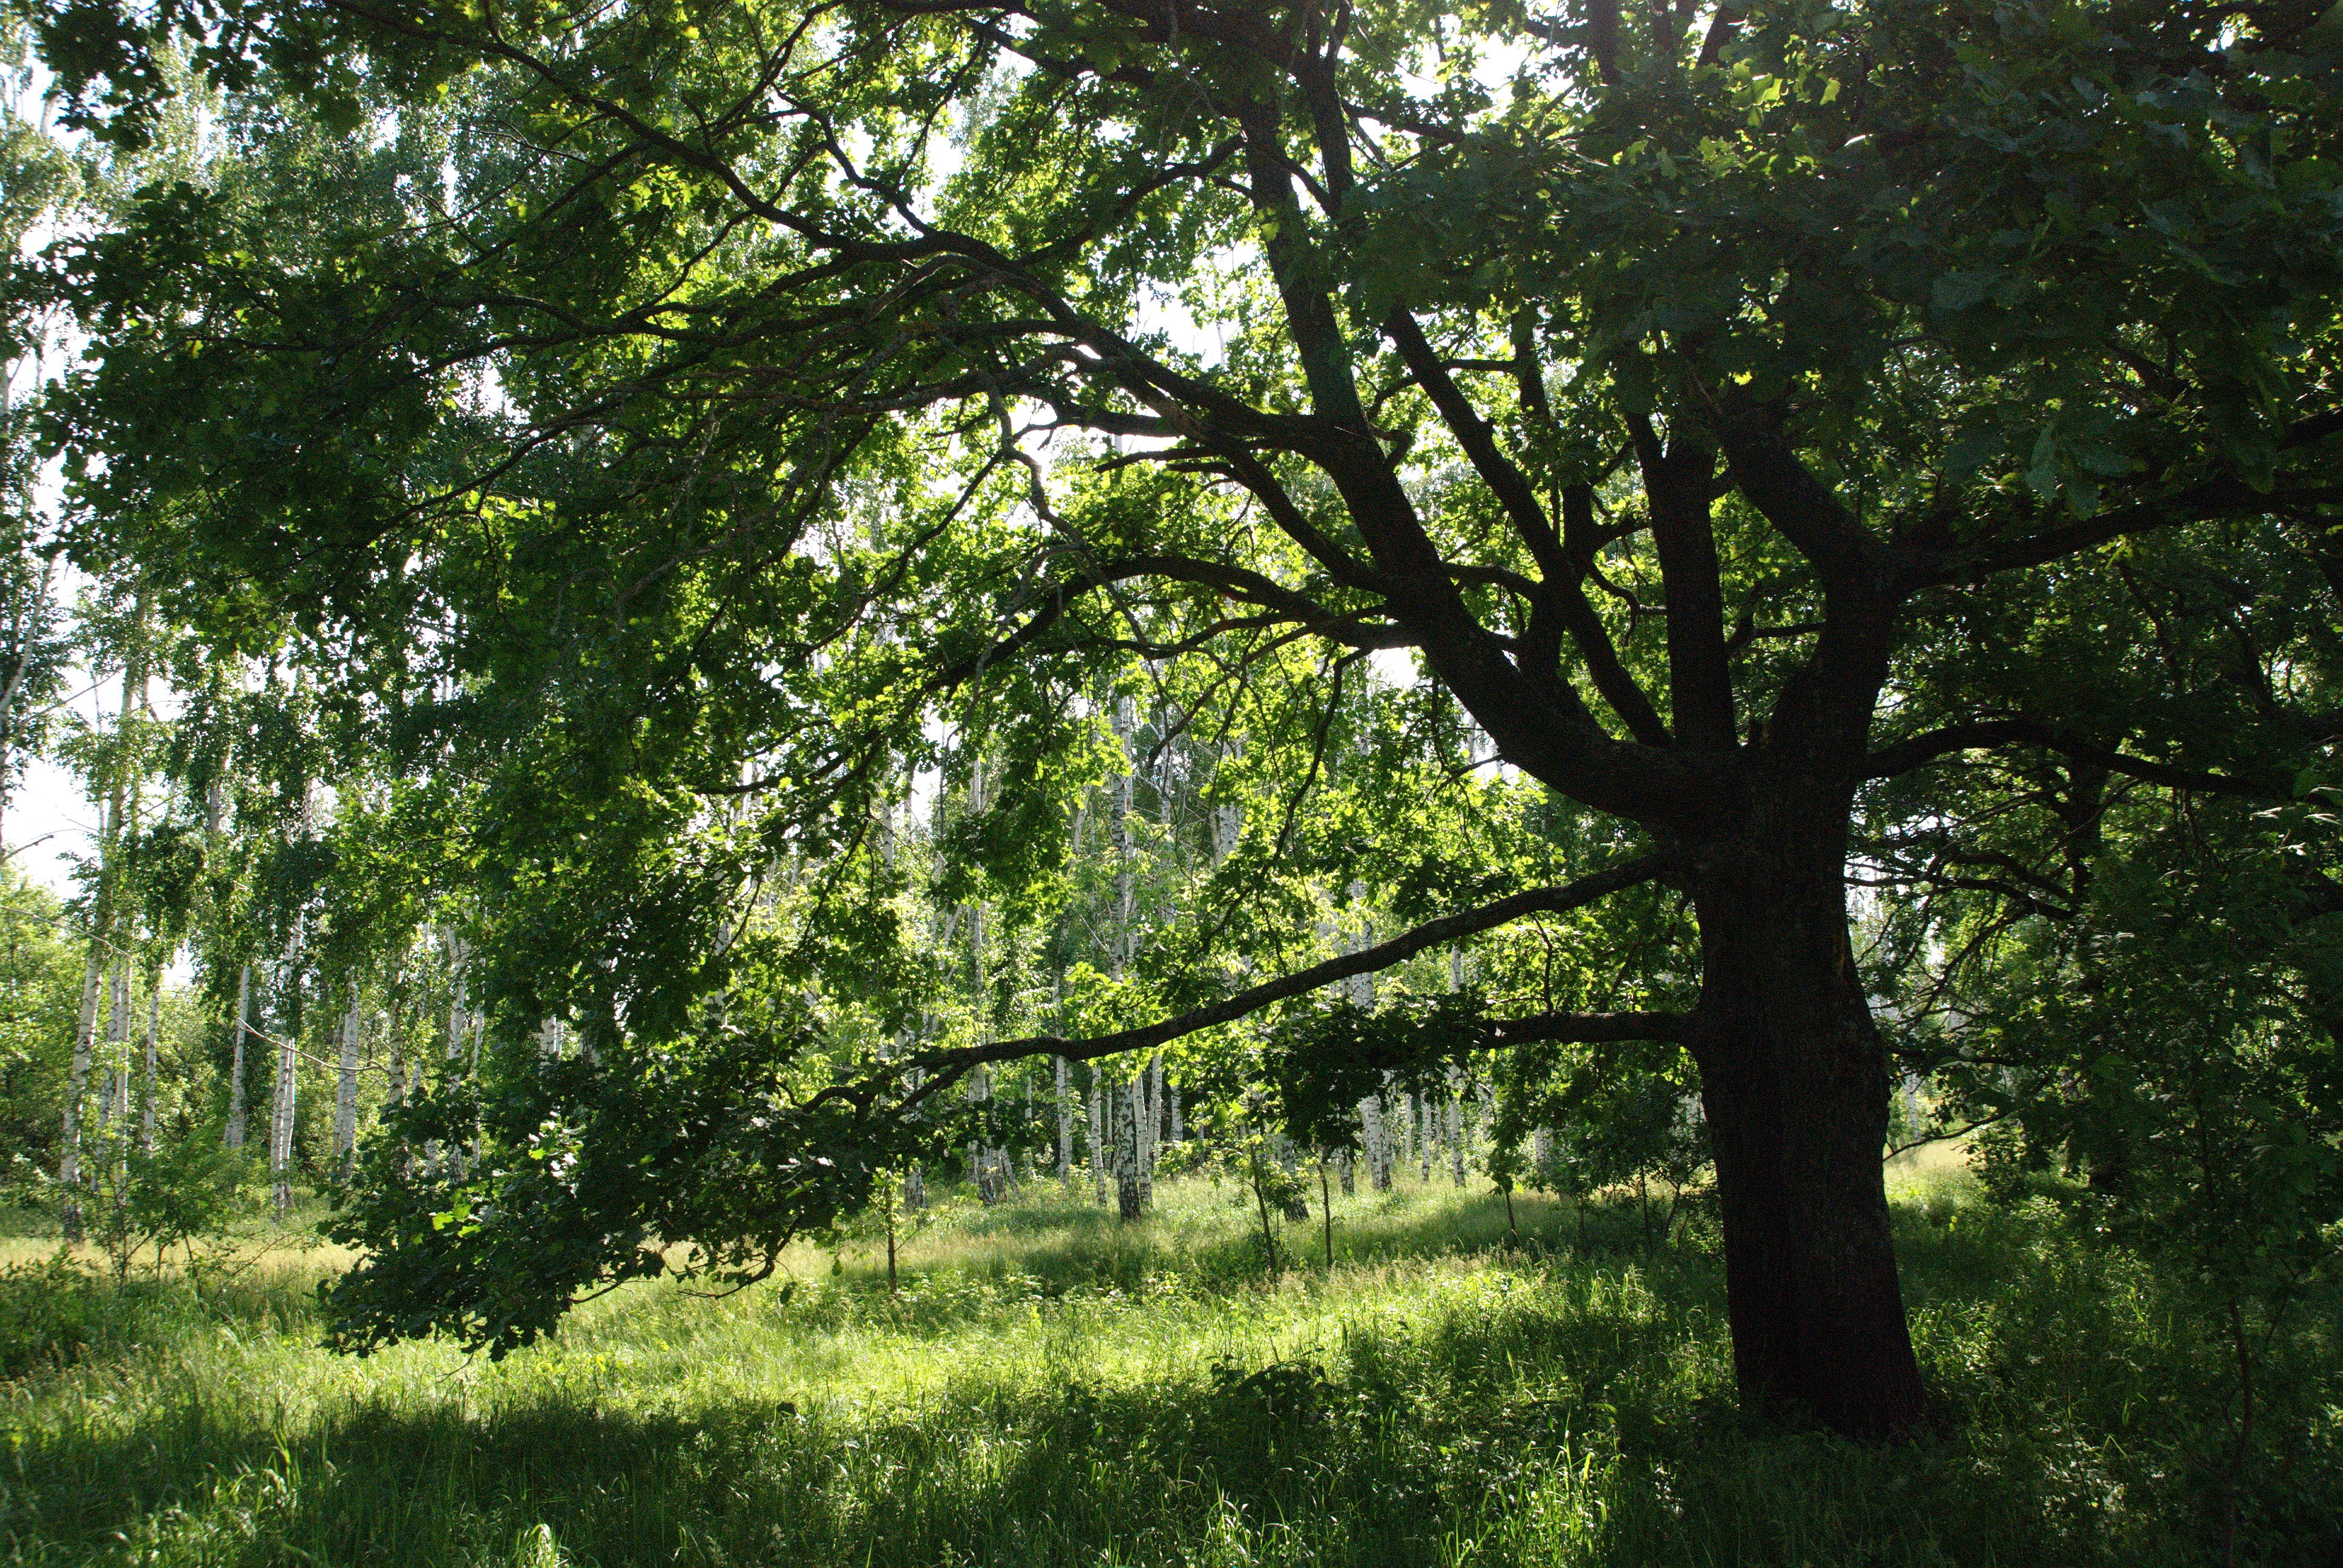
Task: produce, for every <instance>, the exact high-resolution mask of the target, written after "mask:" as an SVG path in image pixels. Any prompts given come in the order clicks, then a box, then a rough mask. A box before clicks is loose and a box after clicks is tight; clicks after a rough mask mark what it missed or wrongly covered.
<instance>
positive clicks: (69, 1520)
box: [0, 1167, 2343, 1568]
mask: <svg viewBox="0 0 2343 1568" xmlns="http://www.w3.org/2000/svg"><path fill="white" fill-rule="evenodd" d="M1894 1180H1895V1181H1896V1222H1897V1225H1898V1228H1899V1232H1900V1241H1901V1245H1902V1248H1903V1255H1904V1257H1905V1259H1906V1282H1907V1294H1908V1296H1909V1300H1910V1303H1911V1307H1912V1320H1913V1328H1914V1332H1915V1334H1916V1338H1917V1341H1918V1343H1919V1346H1920V1352H1921V1355H1922V1358H1923V1362H1924V1364H1925V1366H1926V1369H1927V1372H1928V1375H1929V1377H1930V1379H1931V1380H1932V1383H1933V1385H1934V1387H1935V1389H1936V1392H1937V1393H1938V1396H1939V1398H1940V1399H1941V1400H1942V1401H1943V1402H1944V1403H1945V1405H1946V1408H1947V1410H1948V1412H1950V1416H1951V1418H1952V1419H1951V1421H1950V1422H1949V1423H1948V1426H1947V1430H1946V1433H1945V1434H1944V1435H1941V1436H1938V1437H1936V1438H1932V1439H1928V1440H1926V1441H1923V1442H1915V1443H1909V1444H1905V1445H1901V1446H1897V1447H1892V1448H1889V1447H1866V1446H1861V1445H1855V1444H1850V1443H1846V1442H1840V1441H1838V1440H1835V1439H1833V1438H1830V1437H1827V1436H1825V1435H1822V1434H1818V1433H1813V1432H1795V1431H1787V1430H1783V1429H1780V1428H1773V1427H1766V1426H1762V1425H1757V1424H1754V1423H1751V1422H1746V1421H1745V1420H1744V1418H1743V1417H1742V1416H1741V1415H1740V1414H1739V1413H1738V1412H1737V1411H1736V1409H1735V1403H1734V1401H1733V1398H1732V1378H1731V1363H1730V1351H1729V1346H1728V1343H1727V1341H1726V1337H1725V1323H1724V1312H1723V1303H1722V1292H1721V1284H1720V1280H1719V1274H1718V1269H1717V1265H1716V1261H1715V1257H1714V1255H1713V1251H1712V1250H1711V1249H1710V1248H1708V1247H1707V1246H1705V1245H1704V1241H1703V1238H1702V1236H1701V1234H1700V1231H1699V1228H1698V1226H1697V1225H1694V1226H1693V1227H1692V1228H1691V1233H1690V1234H1689V1235H1688V1236H1685V1237H1682V1238H1680V1239H1679V1241H1678V1244H1677V1245H1675V1246H1674V1247H1671V1248H1664V1249H1662V1250H1660V1251H1657V1252H1655V1253H1654V1254H1651V1255H1646V1254H1645V1252H1644V1249H1643V1246H1642V1242H1641V1238H1642V1234H1643V1231H1642V1227H1641V1224H1640V1222H1639V1220H1638V1218H1637V1216H1636V1215H1635V1214H1634V1212H1633V1211H1632V1209H1631V1208H1614V1209H1609V1210H1605V1211H1599V1212H1598V1213H1596V1214H1595V1215H1594V1217H1593V1227H1592V1230H1591V1231H1590V1237H1589V1245H1588V1247H1587V1248H1586V1250H1585V1251H1580V1250H1579V1249H1578V1248H1577V1246H1576V1244H1575V1242H1576V1236H1577V1220H1576V1216H1575V1215H1574V1214H1572V1213H1570V1212H1568V1211H1564V1210H1561V1209H1558V1208H1556V1207H1555V1206H1554V1205H1552V1204H1549V1203H1545V1202H1542V1201H1535V1200H1519V1199H1517V1201H1516V1206H1517V1211H1518V1214H1519V1218H1520V1221H1521V1225H1522V1231H1523V1239H1522V1241H1521V1242H1520V1243H1519V1244H1512V1245H1509V1244H1508V1238H1507V1236H1506V1232H1505V1220H1504V1211H1503V1204H1502V1201H1500V1200H1498V1199H1495V1198H1493V1197H1492V1196H1489V1195H1486V1194H1484V1193H1480V1192H1469V1191H1458V1190H1456V1189H1454V1188H1452V1187H1449V1186H1447V1185H1445V1184H1440V1183H1434V1184H1432V1185H1429V1186H1413V1185H1403V1187H1402V1188H1401V1190H1399V1191H1396V1192H1394V1193H1393V1194H1389V1195H1383V1196H1376V1195H1369V1194H1364V1193H1363V1194H1361V1195H1360V1196H1359V1197H1357V1198H1355V1199H1353V1200H1338V1201H1337V1211H1336V1227H1335V1232H1334V1241H1335V1248H1336V1252H1337V1257H1336V1261H1335V1263H1334V1265H1333V1267H1332V1269H1328V1268H1326V1267H1325V1266H1324V1265H1323V1263H1322V1260H1321V1259H1319V1258H1318V1257H1316V1255H1315V1253H1316V1248H1317V1245H1318V1243H1319V1241H1320V1232H1319V1231H1318V1229H1317V1227H1316V1225H1315V1224H1314V1223H1313V1224H1312V1225H1310V1226H1307V1227H1304V1226H1299V1225H1297V1226H1293V1227H1291V1228H1290V1229H1288V1231H1286V1240H1287V1241H1288V1242H1289V1243H1290V1244H1291V1245H1292V1247H1293V1249H1294V1251H1296V1252H1298V1253H1299V1254H1300V1261H1299V1262H1298V1263H1297V1264H1296V1265H1295V1266H1292V1267H1290V1268H1288V1269H1286V1270H1285V1271H1283V1272H1282V1274H1280V1275H1279V1276H1278V1277H1276V1278H1275V1279H1274V1280H1273V1281H1272V1280H1264V1279H1263V1277H1262V1271H1261V1269H1260V1259H1259V1241H1258V1239H1257V1237H1256V1236H1254V1235H1252V1233H1251V1231H1249V1226H1250V1224H1251V1213H1250V1209H1249V1207H1248V1208H1246V1209H1240V1208H1238V1207H1236V1206H1234V1205H1233V1204H1232V1202H1230V1201H1229V1200H1230V1199H1231V1198H1232V1197H1233V1196H1234V1193H1233V1190H1222V1191H1217V1192H1216V1191H1215V1190H1214V1189H1213V1188H1212V1185H1211V1184H1210V1183H1208V1182H1205V1181H1187V1182H1182V1183H1177V1184H1173V1185H1172V1186H1170V1187H1168V1188H1167V1189H1166V1190H1165V1191H1163V1192H1162V1193H1161V1194H1160V1198H1159V1203H1158V1207H1157V1211H1156V1212H1155V1214H1154V1216H1153V1217H1152V1218H1151V1219H1150V1220H1149V1221H1146V1222H1144V1223H1142V1224H1141V1225H1138V1226H1134V1227H1131V1228H1128V1229H1125V1228H1123V1227H1121V1226H1118V1225H1116V1224H1115V1223H1113V1221H1111V1218H1110V1217H1108V1216H1107V1215H1105V1214H1103V1213H1102V1212H1101V1211H1099V1210H1097V1209H1095V1208H1093V1207H1091V1205H1089V1204H1088V1203H1086V1202H1082V1201H1065V1200H1064V1199H1062V1198H1061V1197H1060V1196H1059V1195H1058V1194H1057V1192H1056V1191H1055V1190H1054V1189H1050V1190H1047V1191H1042V1192H1039V1193H1029V1194H1027V1195H1026V1196H1025V1197H1024V1198H1022V1199H1021V1201H1017V1202H1014V1203H1011V1204H1005V1205H1002V1206H1001V1207H998V1208H995V1209H991V1210H983V1211H971V1212H964V1213H961V1214H959V1215H957V1216H955V1217H953V1218H952V1219H950V1220H949V1221H946V1222H944V1223H942V1224H940V1225H939V1226H937V1227H936V1228H935V1229H933V1230H931V1231H929V1232H928V1233H926V1234H923V1235H921V1236H920V1237H918V1238H917V1239H915V1240H914V1241H911V1242H910V1245H909V1247H908V1248H907V1249H906V1251H905V1254H904V1265H905V1273H904V1289H903V1291H902V1292H901V1293H900V1295H898V1296H894V1297H890V1296H889V1294H888V1293H887V1292H886V1289H885V1285H884V1278H883V1265H881V1264H880V1263H879V1262H877V1261H874V1260H873V1259H871V1258H870V1257H868V1256H865V1255H862V1254H860V1253H859V1252H850V1253H849V1254H847V1255H845V1256H842V1257H840V1258H839V1259H837V1260H835V1261H833V1259H832V1258H831V1257H830V1255H829V1254H826V1253H820V1252H816V1251H811V1250H801V1251H799V1253H798V1254H796V1255H794V1256H793V1257H792V1258H791V1260H790V1263H791V1266H792V1274H793V1279H792V1280H791V1282H789V1284H788V1285H781V1284H778V1283H777V1284H773V1285H767V1286H760V1287H759V1288H756V1289H753V1290H750V1291H747V1292H741V1293H739V1294H737V1295H733V1296H730V1297H729V1298H725V1299H722V1300H714V1301H711V1300H708V1299H705V1298H700V1297H695V1296H692V1295H690V1294H688V1293H687V1292H684V1291H682V1290H680V1289H679V1288H678V1287H676V1286H675V1285H673V1284H671V1283H658V1284H645V1285H639V1286H633V1287H629V1288H628V1289H627V1290H625V1291H622V1292H618V1293H617V1294H615V1295H613V1296H611V1297H609V1298H608V1299H606V1300H604V1301H602V1302H596V1303H594V1304H593V1305H591V1306H589V1307H587V1308H585V1309H582V1310H581V1311H580V1312H578V1313H577V1314H576V1315H575V1317H574V1319H573V1321H572V1322H570V1323H569V1324H568V1326H567V1327H566V1328H565V1329H564V1331H563V1332H562V1334H561V1336H560V1337H559V1339H558V1341H557V1342H550V1343H548V1344H545V1345H542V1346H539V1347H538V1348H535V1349H532V1350H530V1351H527V1352H521V1353H518V1354H516V1355H514V1356H512V1357H510V1358H508V1359H507V1360H506V1361H504V1362H500V1363H493V1364H492V1363H490V1362H487V1361H485V1360H476V1359H468V1358H466V1357H465V1356H463V1355H461V1354H460V1353H458V1352H456V1351H454V1350H452V1349H451V1348H449V1347H447V1346H446V1345H444V1344H412V1345H407V1346H402V1347H400V1348H398V1349H397V1350H396V1351H393V1352H389V1353H387V1354H383V1355H378V1356H376V1357H374V1358H372V1359H369V1360H366V1361H350V1360H342V1359H337V1358H334V1357H332V1356H329V1355H327V1354H326V1353H325V1352H322V1351H320V1350H318V1349H317V1348H316V1347H315V1343H314V1340H315V1332H316V1324H315V1319H314V1297H313V1293H312V1292H313V1291H314V1286H315V1282H316V1280H317V1277H318V1275H319V1272H320V1271H321V1270H323V1269H326V1268H330V1267H333V1266H337V1260H336V1259H334V1258H332V1257H330V1256H327V1255H324V1254H320V1253H307V1254H299V1253H295V1254H287V1255H285V1256H282V1257H279V1258H277V1259H275V1260H273V1261H266V1262H264V1263H263V1264H261V1265H259V1266H258V1267H256V1268H255V1269H254V1270H252V1271H248V1272H247V1273H246V1274H245V1275H244V1276H243V1277H242V1278H241V1279H239V1280H238V1281H236V1282H235V1283H233V1284H227V1285H218V1286H216V1287H215V1288H214V1290H213V1291H212V1292H211V1294H210V1295H209V1296H208V1297H207V1298H205V1299H203V1300H200V1301H198V1300H197V1299H196V1297H195V1296H194V1295H193V1294H192V1293H191V1292H190V1290H189V1288H188V1286H187V1285H186V1282H183V1281H173V1280H169V1279H166V1280H164V1281H162V1282H146V1283H134V1284H133V1285H132V1286H131V1287H129V1288H128V1289H126V1290H125V1291H121V1292H116V1291H114V1290H113V1289H112V1288H111V1287H109V1286H106V1285H103V1284H101V1283H97V1282H86V1281H80V1277H79V1276H75V1275H72V1274H69V1273H66V1272H65V1271H60V1270H59V1269H57V1268H56V1267H55V1266H53V1265H51V1266H45V1265H39V1264H36V1263H35V1262H33V1261H31V1260H32V1259H33V1258H35V1257H36V1256H45V1255H46V1253H47V1252H48V1251H50V1250H52V1249H53V1247H54V1243H53V1242H45V1241H19V1242H17V1243H15V1247H14V1255H15V1257H16V1258H17V1259H18V1260H19V1261H17V1262H15V1264H14V1265H12V1267H11V1270H10V1271H9V1272H8V1273H7V1274H6V1276H5V1280H0V1353H5V1354H6V1355H7V1356H8V1357H9V1358H11V1359H10V1360H9V1361H8V1362H7V1364H8V1365H9V1366H11V1367H13V1368H15V1369H17V1370H16V1375H15V1377H14V1378H13V1381H10V1382H6V1383H5V1384H0V1439H5V1444H6V1449H7V1452H6V1453H5V1455H0V1551H5V1553H6V1554H7V1560H8V1561H9V1562H12V1563H155V1564H194V1563H206V1564H239V1565H242V1564H261V1563H313V1564H314V1563H334V1564H339V1563H433V1564H443V1563H444V1564H552V1563H575V1564H589V1563H592V1564H604V1565H608V1568H617V1565H618V1564H634V1563H789V1564H840V1565H841V1568H844V1565H849V1564H853V1565H861V1564H870V1565H873V1568H877V1565H881V1564H921V1565H927V1564H938V1565H942V1564H952V1565H959V1564H996V1563H997V1564H1004V1565H1005V1564H1012V1563H1014V1564H1026V1563H1032V1564H1058V1563H1063V1564H1081V1565H1085V1568H1140V1565H1150V1564H1217V1565H1235V1564H1253V1563H1292V1564H1305V1563H1306V1564H1312V1565H1317V1564H1326V1565H1330V1568H1332V1565H1342V1564H1385V1563H1389V1564H1463V1563H1491V1564H1505V1563H1521V1564H1541V1565H1544V1564H1552V1565H1557V1568H1559V1565H1562V1564H1573V1565H1576V1564H1620V1565H1631V1564H1632V1565H1634V1568H1644V1565H1651V1564H1674V1563H1686V1564H1693V1563H1698V1564H1725V1563H1784V1564H1808V1563H1811V1564H1817V1565H1821V1564H1832V1565H1837V1564H1942V1563H1964V1564H1966V1563H2045V1564H2060V1565H2066V1564H2091V1563H2121V1564H2124V1565H2125V1568H2151V1565H2155V1564H2162V1563H2193V1562H2209V1561H2218V1560H2219V1556H2220V1551H2221V1545H2220V1538H2221V1534H2222V1531H2221V1525H2220V1522H2221V1519H2222V1517H2223V1515H2224V1513H2225V1510H2224V1509H2223V1507H2222V1506H2221V1499H2222V1496H2223V1487H2224V1485H2225V1478H2226V1476H2227V1473H2228V1472H2227V1454H2228V1449H2227V1446H2226V1444H2227V1440H2228V1434H2229V1433H2230V1432H2231V1430H2232V1429H2231V1428H2230V1427H2229V1425H2228V1424H2227V1406H2226V1405H2225V1404H2224V1397H2225V1393H2226V1388H2227V1385H2226V1383H2224V1382H2223V1381H2222V1375H2221V1372H2220V1366H2221V1362H2220V1360H2219V1357H2218V1355H2217V1352H2215V1350H2214V1349H2213V1348H2212V1347H2211V1345H2210V1343H2209V1342H2208V1341H2207V1338H2206V1336H2205V1334H2204V1332H2202V1330H2201V1328H2200V1327H2199V1325H2197V1323H2195V1322H2193V1320H2191V1319H2190V1318H2189V1317H2188V1316H2187V1315H2186V1314H2185V1313H2183V1312H2180V1311H2179V1310H2178V1309H2177V1307H2176V1306H2174V1305H2173V1304H2172V1302H2170V1301H2169V1300H2168V1299H2167V1296H2166V1295H2165V1294H2164V1293H2163V1292H2161V1291H2160V1290H2159V1288H2158V1286H2157V1282H2156V1281H2155V1280H2154V1279H2153V1278H2152V1277H2151V1276H2150V1275H2149V1274H2148V1272H2147V1271H2146V1270H2145V1269H2143V1268H2142V1267H2141V1266H2140V1265H2139V1264H2138V1263H2137V1261H2133V1260H2130V1259H2127V1258H2125V1257H2123V1256H2121V1255H2119V1254H2110V1253H2107V1252H2105V1251H2097V1250H2094V1249H2090V1248H2087V1247H2085V1246H2083V1245H2082V1244H2081V1243H2080V1242H2079V1241H2078V1240H2077V1238H2076V1237H2074V1236H2073V1235H2071V1234H2070V1233H2069V1232H2068V1231H2067V1230H2066V1227H2065V1225H2064V1223H2063V1221H2060V1220H2059V1219H2058V1217H2057V1215H2056V1211H2054V1210H2053V1209H2052V1208H2051V1207H2050V1206H2049V1205H2047V1204H2046V1203H2037V1204H2035V1205H2032V1206H2029V1207H2026V1208H2024V1209H2021V1210H2018V1211H2014V1212H2013V1211H2001V1210H1996V1209H1993V1208H1990V1207H1988V1206H1986V1205H1985V1204H1984V1203H1983V1202H1982V1201H1980V1200H1979V1199H1978V1198H1977V1197H1976V1194H1975V1192H1974V1191H1973V1190H1972V1189H1971V1188H1970V1187H1969V1186H1968V1184H1967V1183H1966V1181H1965V1180H1964V1178H1963V1177H1962V1176H1961V1174H1960V1173H1959V1171H1957V1170H1946V1169H1942V1168H1933V1169H1932V1168H1926V1167H1921V1168H1916V1169H1911V1170H1906V1171H1898V1172H1897V1173H1896V1176H1895V1178H1894ZM0 1261H5V1258H0ZM833 1270H835V1271H833ZM77 1281H79V1282H77ZM44 1312H46V1313H47V1314H48V1317H47V1318H43V1317H42V1313H44ZM67 1320H71V1321H73V1322H75V1323H77V1324H78V1325H79V1326H78V1327H77V1328H75V1329H73V1330H72V1331H71V1334H70V1336H69V1337H71V1338H72V1339H73V1344H72V1345H70V1346H64V1345H62V1344H60V1345H52V1346H49V1347H46V1348H44V1347H42V1346H40V1345H38V1344H34V1343H31V1342H29V1340H28V1338H27V1336H28V1335H31V1334H37V1333H38V1332H41V1327H42V1324H43V1323H44V1322H65V1321H67ZM2335 1326H2336V1325H2335V1323H2334V1321H2333V1318H2332V1314H2331V1312H2330V1313H2329V1314H2328V1316H2327V1317H2326V1318H2324V1319H2318V1318H2312V1319H2306V1320H2304V1321H2303V1322H2301V1323H2300V1324H2299V1325H2298V1327H2297V1328H2296V1329H2295V1331H2294V1332H2290V1333H2289V1334H2288V1335H2286V1336H2284V1337H2283V1338H2282V1339H2281V1340H2279V1341H2277V1342H2273V1346H2272V1352H2271V1354H2272V1358H2273V1359H2272V1362H2271V1368H2272V1371H2271V1374H2270V1379H2271V1382H2273V1383H2274V1384H2276V1385H2277V1386H2278V1390H2279V1392H2275V1393H2273V1394H2272V1396H2271V1408H2270V1409H2269V1411H2268V1412H2267V1413H2266V1415H2265V1418H2264V1425H2263V1431H2264V1433H2265V1437H2264V1440H2263V1442H2261V1444H2260V1446H2259V1448H2258V1452H2257V1453H2256V1455H2255V1458H2254V1460H2253V1462H2252V1464H2251V1465H2250V1467H2249V1468H2248V1471H2247V1474H2246V1477H2245V1481H2244V1483H2243V1486H2242V1489H2241V1493H2240V1496H2241V1506H2240V1511H2239V1517H2240V1520H2241V1525H2240V1527H2239V1529H2238V1530H2237V1533H2236V1535H2235V1538H2234V1546H2235V1550H2236V1554H2237V1560H2238V1561H2244V1562H2268V1563H2292V1562H2303V1563H2312V1562H2333V1561H2338V1560H2343V1528H2338V1523H2337V1520H2338V1516H2339V1515H2343V1489H2338V1483H2337V1480H2336V1477H2337V1475H2338V1473H2343V1415H2338V1411H2337V1409H2336V1408H2335V1407H2336V1405H2337V1404H2338V1402H2343V1375H2338V1367H2337V1364H2336V1356H2335V1353H2334V1349H2335V1347H2334V1342H2333V1334H2332V1331H2333V1329H2334V1328H2335Z"/></svg>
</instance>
